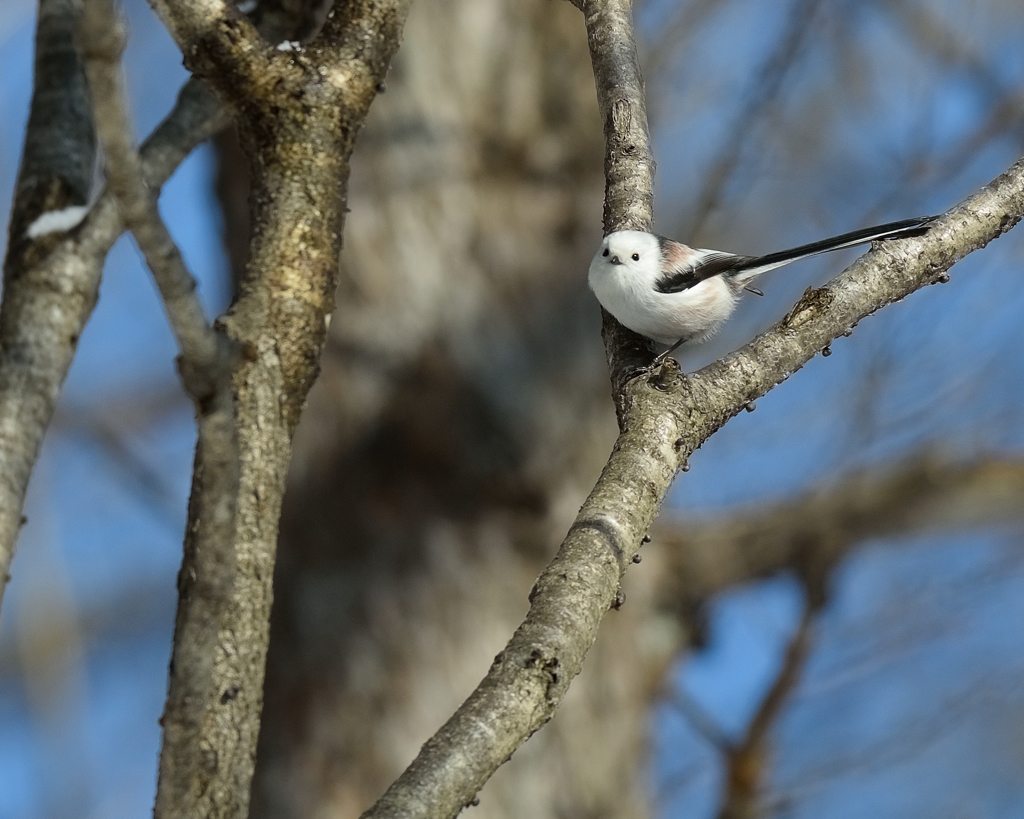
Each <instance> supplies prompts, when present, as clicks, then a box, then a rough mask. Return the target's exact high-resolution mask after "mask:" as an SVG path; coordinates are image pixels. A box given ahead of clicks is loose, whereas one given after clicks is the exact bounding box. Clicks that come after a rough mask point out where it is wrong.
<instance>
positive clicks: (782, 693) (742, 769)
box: [718, 593, 820, 819]
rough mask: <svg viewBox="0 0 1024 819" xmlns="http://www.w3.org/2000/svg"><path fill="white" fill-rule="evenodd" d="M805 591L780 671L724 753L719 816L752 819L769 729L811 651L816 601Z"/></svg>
mask: <svg viewBox="0 0 1024 819" xmlns="http://www.w3.org/2000/svg"><path fill="white" fill-rule="evenodd" d="M814 597H815V595H814V594H813V593H808V596H807V602H806V603H805V605H804V610H803V614H802V615H801V617H800V623H799V624H798V625H797V628H796V631H795V632H794V633H793V636H792V638H791V639H790V642H789V645H788V646H787V647H786V654H785V656H784V657H783V660H782V665H781V667H780V668H779V673H778V674H777V675H776V677H775V679H774V680H773V681H772V684H771V686H770V687H769V689H768V692H767V693H766V694H765V696H764V699H763V700H761V704H760V706H758V709H757V713H756V714H754V718H753V719H752V720H751V721H750V725H749V726H748V728H747V732H746V734H745V735H744V737H743V739H742V740H741V741H740V742H738V743H737V744H736V746H735V747H734V748H732V749H731V750H730V751H729V753H728V755H727V757H726V767H727V769H728V770H727V773H726V777H725V782H724V789H725V793H724V795H723V797H722V806H721V808H720V809H719V813H718V817H719V819H755V817H757V815H758V812H759V801H760V798H761V796H762V791H763V788H764V777H765V772H766V770H767V767H768V733H769V732H770V731H771V729H772V728H773V727H774V725H775V722H776V720H778V718H779V715H780V714H781V713H782V709H783V707H784V706H785V704H786V702H787V701H788V700H789V698H790V696H791V695H792V693H793V691H795V690H796V687H797V685H798V684H799V682H800V676H801V674H802V673H803V669H804V666H805V665H806V663H807V657H808V656H809V655H810V651H811V635H812V632H813V627H814V619H815V615H816V613H817V611H818V608H819V606H818V602H820V601H815V599H814Z"/></svg>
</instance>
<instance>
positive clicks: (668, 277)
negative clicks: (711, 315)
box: [656, 239, 751, 293]
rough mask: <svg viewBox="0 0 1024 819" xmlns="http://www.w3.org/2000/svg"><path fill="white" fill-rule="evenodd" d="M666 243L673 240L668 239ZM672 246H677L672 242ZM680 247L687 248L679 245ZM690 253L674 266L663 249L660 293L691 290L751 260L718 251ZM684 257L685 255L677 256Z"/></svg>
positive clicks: (747, 257)
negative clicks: (706, 280)
mask: <svg viewBox="0 0 1024 819" xmlns="http://www.w3.org/2000/svg"><path fill="white" fill-rule="evenodd" d="M665 241H666V242H670V241H671V240H669V239H666V240H665ZM672 244H677V243H676V242H672ZM679 247H686V246H685V245H679ZM686 250H687V251H688V252H687V254H686V257H685V259H684V258H680V259H679V260H678V262H676V263H675V264H673V261H674V260H673V259H672V257H671V255H670V254H669V253H666V252H665V250H664V247H663V250H662V259H663V261H664V264H663V265H662V271H663V272H662V276H661V278H660V279H658V283H657V285H656V287H657V288H658V292H659V293H681V292H683V291H684V290H689V289H690V288H691V287H693V286H694V285H697V284H700V283H701V282H702V281H704V280H705V279H710V278H711V277H712V276H717V275H718V274H720V273H728V272H729V271H731V270H734V269H735V268H736V267H737V266H738V265H742V264H743V263H744V262H747V261H749V260H750V258H751V257H750V256H736V255H734V254H732V253H723V252H721V251H718V250H693V249H691V248H688V247H687V248H686ZM676 255H677V256H682V255H683V254H678V253H677V254H676Z"/></svg>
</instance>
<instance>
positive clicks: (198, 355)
mask: <svg viewBox="0 0 1024 819" xmlns="http://www.w3.org/2000/svg"><path fill="white" fill-rule="evenodd" d="M80 34H81V40H82V43H83V52H84V56H85V58H86V68H87V71H88V75H89V86H90V89H91V91H92V95H93V104H94V107H95V112H96V122H97V128H98V131H99V135H100V138H101V140H102V142H103V146H104V148H105V149H106V153H107V161H108V171H107V176H108V179H109V182H110V189H111V191H112V192H113V194H114V196H115V197H116V198H117V204H118V209H119V210H120V212H121V214H122V217H123V218H124V220H125V222H126V224H127V225H128V227H129V228H130V229H131V231H132V233H133V234H134V235H135V238H136V240H137V241H138V243H139V247H140V248H141V250H142V252H143V255H144V256H145V258H146V262H147V264H148V265H149V268H150V270H151V271H152V273H153V277H154V279H155V280H156V283H157V287H158V289H159V290H160V295H161V296H162V298H163V301H164V307H165V309H166V311H167V317H168V319H169V321H170V324H171V329H172V330H173V332H174V336H175V338H176V340H177V342H178V348H179V350H180V351H181V355H180V357H179V370H180V371H181V377H182V381H183V383H184V385H185V388H186V390H187V391H188V392H189V394H190V395H191V396H192V398H193V401H194V402H195V406H196V416H197V419H198V428H199V440H198V445H197V451H198V454H197V456H196V457H197V462H199V461H201V462H202V464H203V470H202V472H201V474H200V475H198V476H197V480H196V483H197V487H196V492H195V493H194V495H193V498H192V504H193V505H194V506H195V508H197V509H201V510H202V514H203V517H204V525H203V526H201V527H189V529H188V531H187V533H186V541H185V551H186V553H188V554H190V555H191V557H192V560H191V561H190V571H189V572H187V573H185V574H183V575H182V576H180V577H179V579H178V586H179V594H180V596H181V598H182V599H183V600H184V601H187V602H186V604H184V605H180V606H179V608H178V616H177V621H176V623H175V640H174V652H173V656H172V660H171V679H172V684H171V696H169V697H168V700H167V705H166V708H165V710H164V716H163V727H164V748H163V751H162V753H161V756H160V762H161V766H160V787H159V788H158V791H157V803H156V808H155V815H156V816H158V817H159V816H164V815H173V813H174V812H175V811H176V810H178V809H180V807H182V806H187V805H188V804H189V799H188V797H189V795H190V794H191V793H192V792H193V791H194V790H195V789H196V788H197V787H198V784H199V783H200V782H201V779H202V777H201V774H202V769H203V766H204V758H203V753H202V752H203V749H202V747H201V745H200V741H199V736H200V733H201V728H202V720H203V717H204V715H205V714H206V712H207V710H208V709H209V707H210V700H211V699H212V698H213V697H214V696H215V690H214V686H213V666H214V657H215V654H216V649H217V646H218V639H219V630H220V626H221V619H222V617H223V614H224V612H225V610H226V609H227V607H228V604H229V603H230V599H231V591H232V586H233V581H234V574H235V554H234V549H233V546H234V544H233V540H232V535H233V534H234V531H235V507H236V498H237V493H238V480H239V463H238V445H237V440H236V436H235V427H234V415H233V411H232V410H233V407H232V394H231V382H230V366H231V363H232V356H231V355H230V352H231V350H232V348H231V346H230V345H229V344H228V342H227V340H226V339H225V338H223V337H222V336H220V334H218V333H216V332H215V331H214V330H213V328H211V327H210V325H209V324H208V323H207V321H206V318H205V316H204V315H203V310H202V305H201V304H200V302H199V298H198V296H197V294H196V283H195V280H194V278H193V277H192V275H191V274H190V273H189V271H188V270H187V269H186V267H185V262H184V260H183V259H182V257H181V253H180V252H179V250H178V248H177V246H176V245H175V244H174V241H173V239H172V238H171V235H170V233H169V232H168V230H167V227H166V225H165V224H164V223H163V220H162V219H161V218H160V214H159V211H158V210H157V205H156V198H155V197H154V196H151V194H150V191H149V190H148V189H147V187H146V183H145V180H144V178H143V173H142V162H141V160H140V158H139V156H138V154H137V153H136V152H135V149H134V148H133V146H132V142H131V126H130V123H129V119H128V116H127V113H126V111H125V104H124V90H123V89H122V87H121V74H120V67H121V53H122V51H123V50H124V28H123V25H122V23H121V21H120V20H119V19H118V18H117V16H116V15H115V13H114V6H113V0H86V3H85V9H84V13H83V17H82V24H81V28H80ZM169 805H170V807H168V806H169Z"/></svg>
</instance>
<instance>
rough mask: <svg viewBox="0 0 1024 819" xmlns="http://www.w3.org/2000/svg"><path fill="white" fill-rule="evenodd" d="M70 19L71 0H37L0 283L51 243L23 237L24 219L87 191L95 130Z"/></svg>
mask: <svg viewBox="0 0 1024 819" xmlns="http://www.w3.org/2000/svg"><path fill="white" fill-rule="evenodd" d="M77 20H78V7H77V5H76V4H75V3H74V2H73V0H40V2H39V19H38V23H37V26H36V53H35V81H34V82H35V84H34V88H33V91H32V107H31V110H30V112H29V120H28V128H27V130H26V135H25V147H24V153H23V154H22V157H21V167H20V168H19V170H18V181H17V184H16V186H15V191H14V207H13V211H12V213H11V222H10V233H9V241H8V245H7V259H6V261H5V263H4V271H5V273H4V276H5V284H6V283H7V282H6V280H8V279H10V278H12V277H13V276H14V275H16V273H17V271H19V270H21V269H23V268H25V267H28V266H30V265H31V264H33V263H34V262H36V261H38V260H39V259H40V258H42V257H43V256H44V255H45V254H46V252H47V251H49V250H50V249H51V248H52V247H53V245H54V244H55V242H56V239H57V236H56V235H55V234H42V235H38V236H29V226H30V225H32V223H33V222H35V221H36V219H38V218H39V216H41V215H42V214H44V213H48V212H52V211H60V210H63V209H64V208H67V207H69V206H76V205H77V206H81V205H85V203H86V201H87V199H88V196H89V188H90V185H91V183H92V171H93V162H94V160H95V157H96V135H95V134H94V132H93V122H92V111H91V109H90V108H89V101H88V95H87V92H86V85H85V73H84V72H83V70H82V63H81V60H80V59H79V57H78V53H77V52H76V51H75V48H74V42H73V34H74V29H75V25H76V23H77Z"/></svg>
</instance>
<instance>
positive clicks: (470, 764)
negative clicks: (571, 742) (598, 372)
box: [363, 0, 1024, 817]
mask: <svg viewBox="0 0 1024 819" xmlns="http://www.w3.org/2000/svg"><path fill="white" fill-rule="evenodd" d="M624 5H628V4H621V3H618V2H601V0H586V1H585V2H583V4H582V7H583V10H584V15H585V17H586V21H587V26H588V30H596V31H598V32H601V31H605V30H608V31H615V30H616V29H617V33H618V38H619V39H618V40H617V41H616V44H615V45H616V47H615V48H614V49H609V44H605V46H604V48H605V50H606V52H607V51H611V52H612V53H614V54H617V55H618V57H617V59H615V60H613V62H614V63H615V65H616V71H618V72H620V73H621V75H623V76H629V75H630V74H631V73H635V76H634V77H632V79H631V80H630V81H629V82H627V83H624V82H622V81H621V80H617V81H612V82H608V83H607V84H605V83H604V82H603V81H602V78H601V76H600V73H601V72H602V71H607V70H608V68H607V63H605V62H603V61H602V60H600V59H599V60H596V61H595V71H596V72H597V73H598V87H599V88H602V87H616V88H618V89H620V92H621V93H630V92H631V93H634V94H636V93H639V90H640V89H641V88H642V82H641V81H640V78H639V74H638V71H636V63H635V60H632V59H631V55H632V53H633V51H632V49H631V48H629V47H628V43H630V42H631V41H632V35H631V29H630V26H629V24H628V21H629V18H628V8H627V9H626V13H627V16H625V17H623V16H622V15H623V8H624ZM605 15H607V16H605ZM615 20H624V22H625V23H626V25H625V27H624V28H623V27H622V25H621V24H619V25H618V26H617V25H616V23H615V22H613V21H615ZM606 21H607V22H606ZM606 26H607V28H606ZM621 38H626V39H625V40H623V39H621ZM591 42H592V43H594V42H597V43H598V48H600V47H601V43H602V38H601V37H600V36H598V37H592V40H591ZM600 102H601V103H602V115H603V116H604V117H605V120H606V122H608V119H609V117H610V116H612V114H613V112H612V111H611V110H609V109H608V101H607V100H606V99H603V100H600ZM629 110H630V111H632V112H634V114H635V112H636V111H642V110H643V109H642V103H639V104H635V105H632V106H630V108H629ZM613 121H614V120H613ZM615 130H616V131H617V130H618V129H615ZM614 149H615V145H614V144H613V145H612V146H611V147H610V148H609V150H610V151H611V150H614ZM648 161H649V159H648ZM609 164H610V165H611V166H612V167H614V161H610V162H609ZM615 182H616V180H615V179H612V180H609V189H610V190H611V191H612V192H613V195H617V188H616V185H615ZM648 197H649V187H646V186H644V185H643V184H642V183H641V184H639V185H637V186H636V187H634V188H633V189H632V190H631V192H630V193H629V194H627V196H626V197H625V201H624V202H623V203H621V204H619V206H618V207H619V209H621V210H622V211H624V212H627V213H641V214H642V213H644V205H643V202H644V201H645V200H646V199H647V198H648ZM627 202H628V203H630V204H629V206H628V207H627V206H626V203H627ZM1022 213H1024V163H1017V164H1015V165H1014V166H1013V167H1012V168H1011V169H1010V170H1009V171H1007V173H1005V174H1004V175H1003V176H1001V177H999V178H998V179H996V180H994V181H993V182H992V183H991V184H990V185H989V186H987V187H986V188H985V189H983V190H982V191H980V192H979V193H978V194H976V195H975V196H973V197H971V198H970V199H969V200H967V202H965V203H964V204H962V205H960V206H959V207H957V208H955V209H954V210H953V211H951V212H950V213H949V214H948V215H947V216H946V217H944V218H942V219H941V220H939V221H938V222H937V223H936V225H935V226H934V227H933V228H932V230H931V231H930V232H929V234H928V235H927V236H924V237H921V238H916V239H910V240H906V241H901V242H889V243H887V244H886V245H885V246H883V247H881V248H879V249H877V250H873V251H872V252H870V253H868V254H867V255H865V256H864V257H862V258H861V259H860V260H859V261H858V262H857V263H855V264H854V265H853V266H851V267H850V268H849V269H848V270H847V271H846V272H844V273H843V274H841V275H839V276H837V277H836V278H835V279H833V280H832V281H831V282H829V283H828V284H827V285H826V286H825V287H822V288H820V289H817V290H809V291H808V292H807V293H805V294H804V297H803V298H802V299H801V300H800V302H799V303H798V304H797V305H796V306H795V307H794V309H793V310H792V311H791V313H790V314H789V315H788V316H786V318H785V319H783V320H782V321H781V322H779V323H778V324H777V325H776V326H775V327H773V328H771V329H770V330H768V331H767V332H765V333H763V334H762V335H761V336H759V337H758V338H757V339H755V340H754V341H753V342H751V343H750V344H749V345H747V346H746V347H744V348H743V349H741V350H739V351H737V352H736V353H733V354H731V355H729V356H726V357H725V358H723V359H721V360H720V361H718V362H715V363H714V364H712V365H709V366H708V367H705V368H704V369H703V370H701V371H700V372H697V373H694V374H693V375H691V376H688V377H683V376H681V375H680V374H679V373H678V368H671V367H665V368H663V369H662V370H661V372H659V373H658V374H657V375H656V376H654V377H652V378H649V379H648V378H646V377H643V378H633V379H632V380H630V374H631V373H630V370H631V369H632V368H633V367H634V366H635V363H636V362H638V359H639V360H642V354H643V351H642V350H638V349H637V347H636V346H635V345H634V344H633V343H632V342H631V339H629V338H628V337H627V338H626V339H624V340H622V341H620V337H619V336H618V334H617V332H614V326H613V327H612V330H613V332H610V333H606V336H605V337H606V347H607V348H608V349H609V362H610V364H611V369H612V383H613V393H614V395H615V398H616V404H617V407H618V409H619V422H620V429H621V434H620V436H619V439H618V441H617V442H616V444H615V448H614V449H613V451H612V454H611V456H610V458H609V460H608V463H607V465H606V467H605V469H604V472H603V473H602V475H601V478H600V479H599V481H598V483H597V485H596V486H595V488H594V490H593V492H592V493H591V495H590V497H589V498H588V499H587V501H586V502H585V503H584V505H583V507H582V509H581V510H580V514H579V516H578V517H577V519H576V521H575V523H574V524H573V525H572V527H571V528H570V530H569V534H568V536H567V537H566V539H565V541H564V542H563V543H562V546H561V547H560V549H559V551H558V554H557V555H556V557H555V559H554V560H553V561H552V563H551V564H550V565H549V566H548V568H547V569H546V570H545V571H544V572H543V573H542V574H541V576H540V578H539V579H538V581H537V583H536V585H535V586H534V589H533V592H532V593H531V596H530V600H531V607H530V611H529V613H528V614H527V617H526V619H525V621H524V622H523V624H522V625H521V626H520V627H519V629H517V631H516V633H515V634H514V635H513V637H512V639H511V640H510V642H509V644H508V646H507V647H506V648H505V650H504V651H502V652H501V654H499V655H498V657H496V658H495V662H494V664H493V666H492V667H491V670H490V671H489V672H488V674H487V676H486V677H485V678H484V680H483V681H482V682H481V683H480V685H479V686H478V687H477V689H476V690H475V691H474V692H473V694H472V695H470V697H469V699H467V700H466V702H465V703H463V705H462V706H461V707H460V708H459V709H458V710H457V711H456V713H455V714H454V715H453V716H452V718H451V719H450V720H448V722H447V723H445V725H444V726H443V727H442V728H441V729H440V730H439V731H438V732H437V733H436V734H435V735H434V736H433V737H432V738H431V739H430V740H428V741H427V743H426V744H425V745H424V746H423V749H422V750H421V752H420V754H419V755H418V756H417V758H416V759H415V761H414V762H413V763H412V765H410V766H409V768H408V769H407V770H406V771H405V773H403V774H402V776H400V777H399V778H398V779H397V780H396V781H395V783H394V784H393V785H392V786H391V787H390V788H389V789H388V791H387V792H386V793H385V794H384V796H383V797H381V799H380V800H379V801H378V802H377V804H376V805H374V806H373V807H372V808H371V809H370V810H368V811H366V813H364V814H363V816H364V817H384V816H389V817H392V816H393V817H399V816H401V817H413V816H422V817H428V816H429V817H445V816H455V815H456V814H457V813H458V812H459V811H460V810H461V809H462V808H463V807H464V806H465V805H467V804H469V803H470V802H471V801H472V800H473V799H474V798H475V796H476V793H477V791H478V790H479V789H480V787H482V785H483V783H484V782H486V781H487V779H488V778H489V777H490V776H491V775H492V774H493V772H494V771H495V770H496V769H497V768H498V766H500V765H501V764H502V763H503V762H505V761H506V760H507V759H508V758H509V757H510V756H511V754H512V753H513V752H514V751H515V749H516V748H518V747H519V746H520V745H521V744H522V743H523V742H525V741H526V739H528V738H529V737H530V736H531V735H532V734H533V733H534V732H535V731H536V730H538V729H539V728H540V727H541V726H542V725H543V724H544V723H545V722H546V721H547V720H548V719H550V718H551V716H552V715H553V713H554V711H555V709H556V708H557V706H558V704H559V703H560V701H561V699H562V697H563V696H564V694H565V692H566V690H567V689H568V686H569V683H570V682H571V680H572V679H573V677H575V676H576V674H578V673H579V671H580V669H581V667H582V662H583V658H584V657H585V655H586V653H587V651H588V650H589V648H590V647H591V645H593V642H594V640H595V638H596V635H597V629H598V626H599V625H600V622H601V620H602V618H603V616H604V614H605V613H606V612H607V611H608V610H609V609H610V608H612V607H614V606H615V605H616V602H617V600H618V599H619V581H620V579H621V577H622V575H623V574H624V572H625V570H626V568H627V567H628V566H629V564H630V563H631V562H632V559H633V557H634V556H635V555H636V554H637V552H638V551H639V548H640V544H641V539H642V538H643V537H644V536H645V535H646V533H647V531H648V529H649V528H650V526H651V523H652V521H653V519H654V516H655V514H656V512H657V509H658V507H659V506H660V503H661V501H662V499H663V498H664V496H665V493H666V492H667V490H668V487H669V485H670V484H671V481H672V479H673V477H674V476H675V474H676V472H677V471H678V470H679V469H680V468H682V467H683V466H684V465H685V463H686V459H687V458H688V456H689V455H690V454H691V453H692V452H693V451H694V450H695V449H696V448H698V447H699V446H700V445H701V444H702V443H703V442H704V441H705V440H707V438H708V437H709V436H710V435H712V434H713V433H714V432H715V431H717V430H718V429H719V428H720V427H721V426H722V425H723V424H724V423H725V422H726V421H728V420H729V419H730V418H731V417H733V416H734V415H735V414H737V413H738V412H739V411H740V410H741V409H743V408H744V407H745V406H747V405H748V404H749V403H750V402H751V401H753V400H754V399H756V398H758V397H759V396H761V395H763V394H764V393H765V392H767V391H768V390H769V389H771V388H772V387H774V386H776V385H777V384H779V383H781V382H782V381H784V380H786V379H787V378H788V377H789V376H790V375H791V374H792V373H793V372H795V371H796V370H797V369H799V368H800V367H801V366H803V364H804V363H806V362H807V361H808V360H809V359H810V358H812V357H813V356H814V355H816V354H817V352H818V351H820V350H823V349H825V348H826V347H827V346H828V345H829V344H830V343H831V342H832V341H833V340H834V339H836V338H837V337H839V336H840V335H842V334H844V333H846V332H848V331H849V330H850V329H852V328H853V327H854V326H855V325H856V324H857V323H858V322H859V321H860V320H861V319H863V318H864V317H866V316H868V315H870V314H871V313H873V312H874V311H875V310H878V309H880V308H881V307H883V306H885V305H887V304H890V303H892V302H894V301H898V300H900V299H902V298H904V297H905V296H907V295H909V294H910V293H912V292H913V291H915V290H917V289H919V288H920V287H923V286H925V285H927V284H934V283H936V282H939V281H944V280H946V278H947V277H946V274H945V271H946V270H947V269H948V268H949V267H950V266H951V265H952V264H953V263H954V262H955V261H957V260H958V259H960V258H962V257H963V256H965V255H966V254H967V253H969V252H971V251H973V250H976V249H978V248H980V247H983V246H984V245H985V244H987V243H988V242H989V241H991V240H992V239H994V238H997V237H998V236H1000V235H1001V234H1002V233H1004V232H1005V231H1006V230H1008V229H1009V228H1010V227H1012V226H1013V225H1014V224H1016V223H1017V222H1018V221H1019V220H1020V218H1021V215H1022ZM617 224H620V223H613V225H611V226H616V225H617ZM621 224H622V225H625V224H633V223H630V222H627V221H626V219H625V217H623V221H622V222H621ZM607 227H609V225H608V224H607V220H606V228H607ZM609 323H610V322H609V321H608V320H607V319H606V327H608V326H609Z"/></svg>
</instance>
